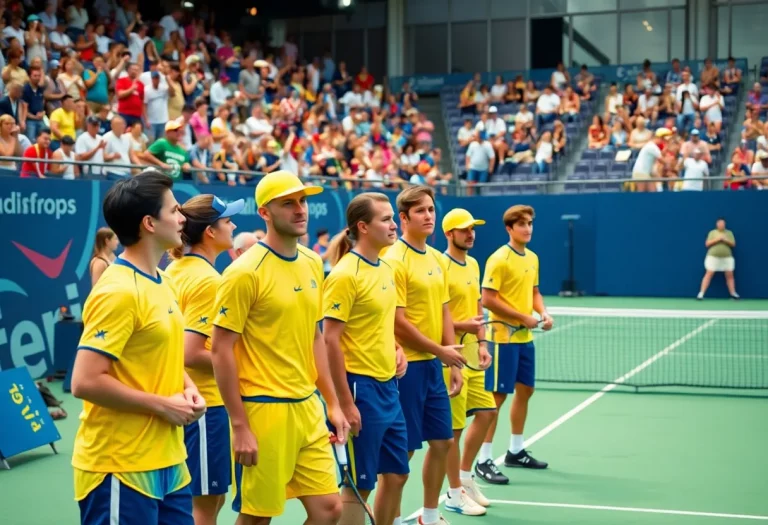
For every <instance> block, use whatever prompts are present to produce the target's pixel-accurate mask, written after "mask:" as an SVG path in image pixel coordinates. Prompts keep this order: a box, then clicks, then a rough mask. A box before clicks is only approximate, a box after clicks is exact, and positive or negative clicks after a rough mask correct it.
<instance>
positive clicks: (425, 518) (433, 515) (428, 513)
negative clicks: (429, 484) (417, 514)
mask: <svg viewBox="0 0 768 525" xmlns="http://www.w3.org/2000/svg"><path fill="white" fill-rule="evenodd" d="M421 521H422V523H425V524H428V523H437V522H438V521H440V512H438V510H437V509H426V508H425V509H424V513H423V514H422V515H421Z"/></svg>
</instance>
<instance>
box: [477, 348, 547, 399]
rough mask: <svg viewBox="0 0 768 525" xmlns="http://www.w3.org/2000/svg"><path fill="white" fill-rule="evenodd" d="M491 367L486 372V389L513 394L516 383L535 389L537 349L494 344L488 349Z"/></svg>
mask: <svg viewBox="0 0 768 525" xmlns="http://www.w3.org/2000/svg"><path fill="white" fill-rule="evenodd" d="M488 350H489V352H490V353H491V357H492V358H493V359H492V360H491V366H490V368H488V369H487V370H486V371H485V389H486V390H488V391H489V392H499V393H503V394H512V393H514V392H515V383H522V384H524V385H526V386H529V387H531V388H533V386H534V384H535V373H536V349H535V348H534V347H533V341H530V342H528V343H506V344H494V345H491V348H489V349H488Z"/></svg>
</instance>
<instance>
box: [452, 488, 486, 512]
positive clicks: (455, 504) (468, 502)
mask: <svg viewBox="0 0 768 525" xmlns="http://www.w3.org/2000/svg"><path fill="white" fill-rule="evenodd" d="M445 510H449V511H451V512H455V513H457V514H464V515H465V516H482V515H483V514H485V513H486V512H487V511H486V510H485V507H483V506H481V505H478V504H477V503H475V501H474V500H473V499H472V498H470V497H469V495H468V494H467V491H466V490H464V487H462V489H461V493H460V494H459V497H458V498H452V497H451V494H450V492H449V493H448V499H446V500H445Z"/></svg>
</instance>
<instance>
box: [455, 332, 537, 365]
mask: <svg viewBox="0 0 768 525" xmlns="http://www.w3.org/2000/svg"><path fill="white" fill-rule="evenodd" d="M541 323H542V321H539V324H538V325H536V326H537V327H538V326H539V325H541ZM483 327H484V328H485V336H484V337H483V339H479V338H477V337H476V336H475V334H470V333H469V332H465V333H464V334H463V335H462V336H461V339H459V344H461V345H464V348H462V349H461V351H462V353H463V354H464V355H465V356H467V355H477V352H478V351H479V349H480V345H481V344H485V345H486V347H487V348H489V349H490V348H492V346H493V345H494V344H505V343H512V342H513V341H512V336H514V335H515V334H516V333H517V332H526V331H532V332H538V331H541V330H540V329H537V328H534V329H530V328H526V327H525V326H524V325H511V324H509V323H505V322H504V321H486V322H484V323H483ZM472 352H474V354H472ZM466 366H467V368H469V369H470V370H476V371H481V370H479V369H478V368H473V367H471V366H469V365H466Z"/></svg>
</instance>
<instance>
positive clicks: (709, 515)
mask: <svg viewBox="0 0 768 525" xmlns="http://www.w3.org/2000/svg"><path fill="white" fill-rule="evenodd" d="M490 502H491V503H496V504H501V505H523V506H528V507H550V508H562V509H581V510H610V511H614V512H643V513H647V514H668V515H674V516H697V517H701V518H730V519H737V520H759V521H768V516H756V515H752V514H726V513H722V512H696V511H691V510H669V509H645V508H639V507H612V506H608V505H576V504H571V503H543V502H538V501H507V500H503V499H502V500H499V499H492V500H490Z"/></svg>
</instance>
